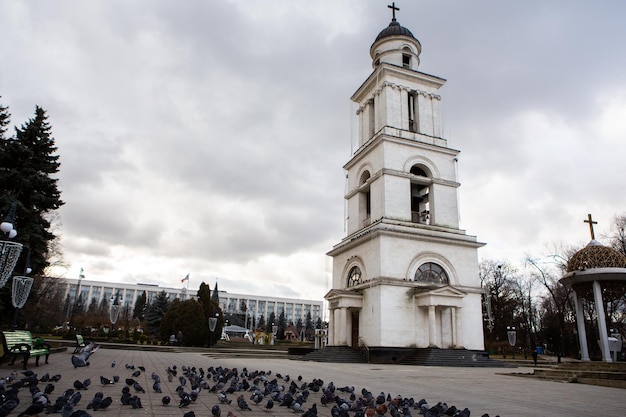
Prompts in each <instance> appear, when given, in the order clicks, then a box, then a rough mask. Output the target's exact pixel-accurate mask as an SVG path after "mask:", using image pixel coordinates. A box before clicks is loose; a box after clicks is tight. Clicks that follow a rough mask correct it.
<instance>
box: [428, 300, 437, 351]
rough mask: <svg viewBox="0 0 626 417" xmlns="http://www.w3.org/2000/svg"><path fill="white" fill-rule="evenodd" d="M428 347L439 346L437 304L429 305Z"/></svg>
mask: <svg viewBox="0 0 626 417" xmlns="http://www.w3.org/2000/svg"><path fill="white" fill-rule="evenodd" d="M428 347H438V346H437V317H436V316H435V306H428Z"/></svg>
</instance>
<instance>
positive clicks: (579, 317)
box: [574, 290, 589, 362]
mask: <svg viewBox="0 0 626 417" xmlns="http://www.w3.org/2000/svg"><path fill="white" fill-rule="evenodd" d="M574 295H575V297H574V304H575V305H576V326H577V327H578V343H579V346H580V359H581V360H582V361H584V362H589V349H588V347H587V331H586V330H585V315H584V313H583V298H582V297H581V296H580V295H578V293H576V290H574Z"/></svg>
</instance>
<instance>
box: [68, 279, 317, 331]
mask: <svg viewBox="0 0 626 417" xmlns="http://www.w3.org/2000/svg"><path fill="white" fill-rule="evenodd" d="M58 280H59V285H60V286H61V287H60V290H61V293H62V294H63V299H64V300H66V304H67V305H69V306H72V305H74V303H75V302H76V300H77V299H78V297H77V294H80V295H81V297H80V299H81V300H83V303H84V305H85V308H86V307H87V306H89V305H90V304H92V303H96V305H101V304H102V303H103V301H104V300H106V303H108V305H111V304H112V302H113V300H114V299H115V297H116V296H119V300H120V304H121V305H123V306H128V307H130V309H133V308H134V307H135V302H136V301H137V297H138V296H140V295H141V294H142V293H143V292H144V291H145V292H146V301H147V303H150V302H151V301H152V300H153V299H154V298H155V297H156V296H157V294H159V293H160V292H161V291H165V293H166V294H167V296H168V299H169V300H170V301H172V300H174V299H179V300H181V301H184V300H189V299H192V298H195V297H196V294H197V293H198V289H197V288H195V289H187V288H184V287H181V288H172V287H161V286H158V285H153V284H121V283H113V282H102V281H90V280H86V279H77V278H75V279H72V278H58ZM218 294H219V304H220V308H221V309H222V311H223V313H224V314H226V315H228V314H243V312H244V310H245V311H247V312H248V316H249V320H250V321H251V323H250V327H253V325H254V324H255V323H257V322H258V320H259V319H260V318H261V316H263V317H264V318H265V320H267V319H268V317H269V316H270V315H271V314H272V313H274V315H275V316H276V317H277V318H278V317H279V316H280V314H281V313H284V315H285V321H286V322H287V323H294V324H296V323H297V322H298V320H299V319H301V320H302V321H303V322H304V321H305V319H306V317H307V314H308V313H310V314H311V319H312V320H313V322H314V323H315V322H316V321H317V319H318V318H320V319H322V321H323V320H324V316H323V312H322V308H323V302H322V301H318V300H301V299H297V298H281V297H266V296H258V295H247V294H234V293H229V292H226V291H220V290H218ZM66 310H67V312H66V314H67V317H68V318H69V315H70V310H71V309H70V308H67V306H66Z"/></svg>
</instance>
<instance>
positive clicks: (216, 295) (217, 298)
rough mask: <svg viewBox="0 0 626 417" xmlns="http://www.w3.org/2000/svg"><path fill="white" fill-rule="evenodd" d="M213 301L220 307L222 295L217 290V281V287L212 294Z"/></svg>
mask: <svg viewBox="0 0 626 417" xmlns="http://www.w3.org/2000/svg"><path fill="white" fill-rule="evenodd" d="M211 301H213V302H214V303H215V304H217V305H220V294H219V292H218V290H217V281H215V287H214V288H213V293H212V294H211Z"/></svg>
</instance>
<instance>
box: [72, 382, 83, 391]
mask: <svg viewBox="0 0 626 417" xmlns="http://www.w3.org/2000/svg"><path fill="white" fill-rule="evenodd" d="M74 389H75V390H77V391H78V390H81V389H85V385H83V383H82V382H80V381H79V380H78V379H77V380H76V381H74Z"/></svg>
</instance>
